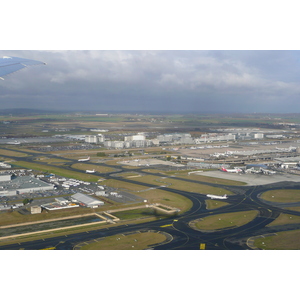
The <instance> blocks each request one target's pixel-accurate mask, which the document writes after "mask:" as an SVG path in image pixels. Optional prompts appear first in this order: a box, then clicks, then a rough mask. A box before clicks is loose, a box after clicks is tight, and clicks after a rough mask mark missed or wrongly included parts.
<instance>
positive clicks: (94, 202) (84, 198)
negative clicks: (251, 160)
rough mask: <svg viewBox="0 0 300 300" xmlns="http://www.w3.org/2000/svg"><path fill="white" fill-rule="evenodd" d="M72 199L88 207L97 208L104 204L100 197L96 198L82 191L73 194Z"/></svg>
mask: <svg viewBox="0 0 300 300" xmlns="http://www.w3.org/2000/svg"><path fill="white" fill-rule="evenodd" d="M71 198H72V201H74V202H77V203H79V204H82V205H84V206H86V207H90V208H97V207H99V206H101V205H104V202H103V201H100V200H98V199H95V198H93V197H91V196H88V195H85V194H82V193H76V194H74V195H73V196H71Z"/></svg>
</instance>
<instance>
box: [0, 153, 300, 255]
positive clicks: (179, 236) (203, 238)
mask: <svg viewBox="0 0 300 300" xmlns="http://www.w3.org/2000/svg"><path fill="white" fill-rule="evenodd" d="M21 159H22V160H32V159H33V157H30V158H29V157H25V158H21ZM74 161H75V160H74ZM36 163H37V162H36ZM101 165H104V166H106V165H105V164H101ZM67 168H68V167H67ZM118 168H120V169H123V168H122V167H121V166H120V167H119V166H118ZM77 171H78V170H77ZM118 171H119V170H118ZM124 171H125V172H128V169H124ZM139 172H141V171H139ZM113 173H114V172H112V173H110V174H103V175H105V176H104V177H106V178H110V175H111V174H113ZM96 174H97V173H96ZM97 175H98V174H97ZM153 175H159V176H161V174H153ZM176 179H178V180H179V178H176ZM118 180H121V181H124V182H130V183H136V182H135V181H134V180H129V179H125V178H122V177H120V178H118ZM180 180H182V179H180ZM185 181H190V182H196V183H201V182H199V181H192V180H188V179H185ZM138 184H139V185H144V186H146V187H156V186H155V185H152V184H145V183H138ZM203 184H206V185H212V186H218V187H221V188H225V189H229V190H232V191H234V192H235V195H232V196H229V197H228V199H227V200H226V202H228V203H229V205H227V206H224V207H220V208H218V209H214V210H207V209H206V205H205V200H206V199H207V197H206V195H204V194H197V193H191V192H183V191H179V190H175V189H171V188H168V187H165V188H161V187H160V188H161V189H163V190H165V191H170V192H173V193H177V194H181V195H183V196H185V197H187V198H189V199H190V200H191V201H192V202H193V206H192V208H191V209H190V210H189V211H188V212H185V213H184V214H181V215H179V216H177V217H172V218H168V219H162V220H157V221H152V222H148V223H142V224H134V225H120V226H117V227H111V228H104V229H98V230H92V231H86V232H82V233H76V234H70V235H62V236H59V237H54V238H48V239H42V240H36V241H31V242H26V243H16V244H12V245H7V246H0V250H17V249H26V250H37V249H45V248H52V247H55V248H56V249H58V250H71V249H73V248H74V247H75V246H76V245H77V244H78V243H81V242H84V241H89V240H92V239H96V238H100V237H106V236H112V235H116V234H125V233H128V232H135V231H145V230H155V231H163V232H166V233H169V234H170V235H172V240H171V241H170V242H169V243H167V244H163V245H155V246H153V247H152V248H153V249H154V250H198V249H199V246H200V244H203V243H204V244H205V245H206V249H208V250H242V249H251V248H250V247H249V246H248V244H247V240H248V238H250V237H252V236H258V235H262V234H269V233H274V232H278V231H284V230H294V229H300V223H299V224H290V225H282V226H272V227H266V225H268V224H269V223H271V222H272V221H274V220H275V219H276V218H277V217H278V216H279V215H280V213H289V214H291V215H297V216H300V212H296V211H292V210H288V209H284V208H282V207H280V206H278V205H277V206H276V204H275V203H274V204H272V203H270V202H267V201H263V200H261V199H260V198H259V195H260V194H261V193H263V192H265V191H268V190H273V189H282V188H289V189H300V183H297V182H279V183H274V184H268V185H261V186H223V185H217V184H209V183H206V182H203ZM245 210H257V211H259V214H258V216H257V217H256V218H255V219H254V220H252V221H251V222H249V223H247V224H245V225H243V226H240V227H233V228H227V229H223V230H218V231H211V232H204V231H197V230H194V229H192V228H191V227H190V226H189V225H188V224H189V222H190V221H192V220H195V219H198V218H204V217H206V216H212V215H217V214H222V213H229V212H238V211H245ZM165 225H168V226H165Z"/></svg>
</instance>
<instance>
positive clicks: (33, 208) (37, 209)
mask: <svg viewBox="0 0 300 300" xmlns="http://www.w3.org/2000/svg"><path fill="white" fill-rule="evenodd" d="M30 211H31V214H32V215H33V214H40V213H41V212H42V208H41V207H40V206H38V205H35V206H31V208H30Z"/></svg>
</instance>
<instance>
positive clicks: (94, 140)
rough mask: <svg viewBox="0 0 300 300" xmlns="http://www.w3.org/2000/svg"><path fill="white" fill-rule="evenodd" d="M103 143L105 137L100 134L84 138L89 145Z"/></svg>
mask: <svg viewBox="0 0 300 300" xmlns="http://www.w3.org/2000/svg"><path fill="white" fill-rule="evenodd" d="M104 141H105V137H104V135H102V134H98V135H86V136H85V142H86V143H89V144H100V143H104Z"/></svg>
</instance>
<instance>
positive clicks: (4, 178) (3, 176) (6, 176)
mask: <svg viewBox="0 0 300 300" xmlns="http://www.w3.org/2000/svg"><path fill="white" fill-rule="evenodd" d="M10 180H11V174H0V182H2V181H10Z"/></svg>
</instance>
